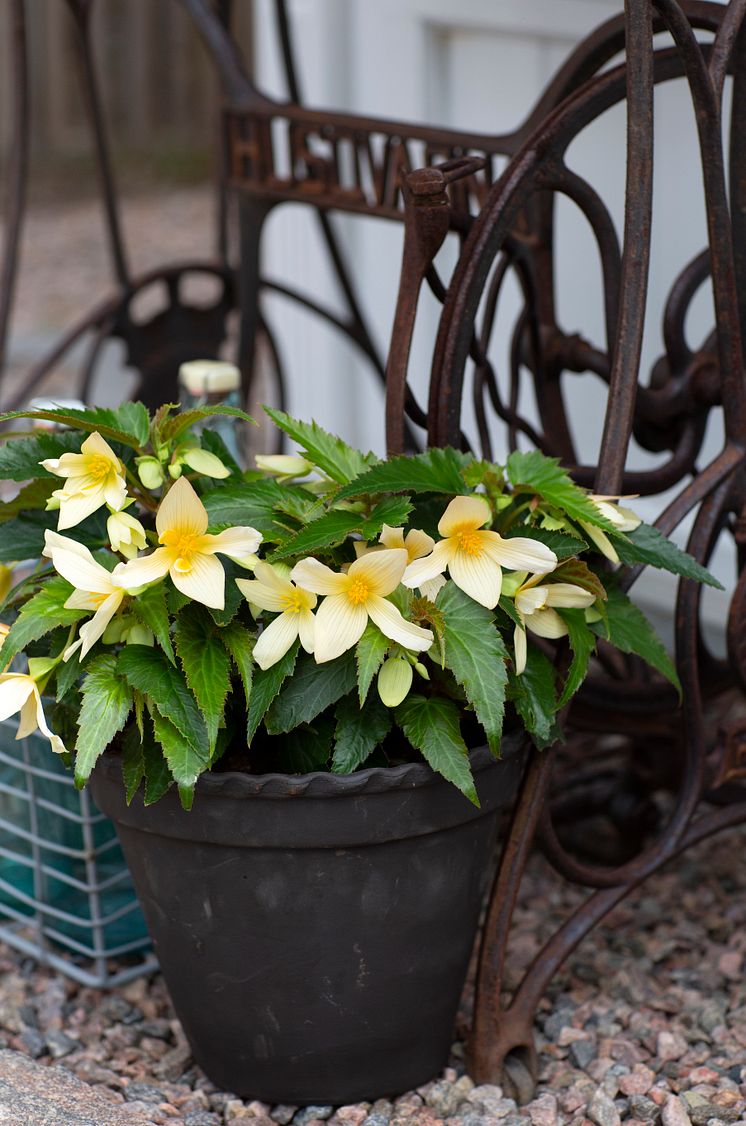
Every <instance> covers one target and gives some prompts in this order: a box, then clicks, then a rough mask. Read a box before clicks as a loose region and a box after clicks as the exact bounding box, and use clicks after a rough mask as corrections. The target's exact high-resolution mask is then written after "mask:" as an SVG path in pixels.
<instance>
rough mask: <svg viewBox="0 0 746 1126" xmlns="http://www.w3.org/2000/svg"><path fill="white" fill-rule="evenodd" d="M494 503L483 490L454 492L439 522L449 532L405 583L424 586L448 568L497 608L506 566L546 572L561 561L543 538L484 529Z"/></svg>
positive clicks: (490, 606) (408, 574)
mask: <svg viewBox="0 0 746 1126" xmlns="http://www.w3.org/2000/svg"><path fill="white" fill-rule="evenodd" d="M491 515H492V514H491V512H490V507H489V505H488V504H487V501H486V500H483V499H482V498H481V497H479V496H466V497H454V499H453V500H452V501H451V502H450V504H449V505H448V507H447V508H446V510H445V512H444V513H443V515H442V517H441V519H440V522H439V524H438V531H439V532H440V534H441V535H442V536H443V537H445V538H444V539H442V540H441V541H440V542H439V543H436V545H435V547H434V548H433V550H432V552H431V554H430V555H428V556H427V557H426V558H424V559H418V560H416V561H415V562H414V563H410V565H409V566H408V567H407V569H406V571H405V573H404V577H403V579H402V582H403V583H404V586H408V587H419V588H420V589H422V584H423V582H428V581H429V580H431V579H434V578H435V576H436V575H442V574H443V572H444V571H445V570H446V568H447V569H448V572H449V574H450V576H451V578H452V579H453V581H454V582H455V584H456V586H459V587H461V589H462V590H463V591H464V593H465V594H468V595H469V597H470V598H473V599H474V601H475V602H479V603H480V604H481V605H482V606H486V607H487V608H488V609H489V610H492V609H494V607H495V606H497V603H498V602H499V600H500V590H501V587H502V568H503V567H509V568H511V569H512V570H515V571H519V570H521V571H536V572H539V573H541V574H546V572H547V571H551V570H552V569H553V568H554V567H556V565H557V556H556V555H555V554H554V552H553V551H550V550H549V548H548V547H546V546H545V545H544V544H543V543H540V542H539V541H538V540H534V539H531V538H529V537H520V536H516V537H515V538H514V539H504V538H503V537H502V536H501V535H499V533H498V532H493V531H489V530H486V529H484V527H483V526H484V525H485V524H486V523H487V522H488V521H489V520H490V519H491Z"/></svg>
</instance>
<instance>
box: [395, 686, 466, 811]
mask: <svg viewBox="0 0 746 1126" xmlns="http://www.w3.org/2000/svg"><path fill="white" fill-rule="evenodd" d="M395 714H396V722H397V723H398V724H399V726H400V727H401V729H402V731H403V732H404V734H405V735H406V737H407V739H408V740H409V742H410V743H411V744H412V746H413V747H416V749H417V750H418V751H420V752H421V753H422V755H423V756H424V757H425V759H426V760H427V762H428V763H429V765H430V766H431V767H432V769H433V770H437V772H438V773H439V774H442V775H443V777H444V778H445V779H447V781H449V782H452V783H453V785H454V786H457V787H458V789H459V790H460V791H461V793H462V794H464V795H465V796H466V797H467V798H468V799H469V801H470V802H472V803H473V804H474V805H476V806H477V807H479V798H478V797H477V791H476V787H475V785H474V778H473V777H472V773H471V767H470V765H469V752H468V750H467V747H466V743H465V742H464V740H463V739H462V737H461V728H460V725H459V716H460V711H459V708H458V706H457V705H456V704H455V703H454V702H453V700H445V699H443V698H442V697H439V696H429V697H426V696H408V697H407V699H406V700H405V701H404V703H402V704H400V705H399V707H398V708H397V709H396V713H395Z"/></svg>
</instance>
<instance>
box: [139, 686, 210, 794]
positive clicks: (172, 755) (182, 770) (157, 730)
mask: <svg viewBox="0 0 746 1126" xmlns="http://www.w3.org/2000/svg"><path fill="white" fill-rule="evenodd" d="M150 718H151V719H152V721H153V733H154V735H155V738H156V740H157V742H158V743H160V745H161V747H162V749H163V755H164V758H165V759H166V762H167V763H168V769H169V770H170V772H171V776H172V778H173V780H174V782H175V783H176V785H177V786H178V787H179V797H180V798H181V802H182V805H184V799H185V795H188V794H190V793H191V791H192V790H194V786H195V783H196V781H197V779H198V778H199V776H200V774H201V773H202V771H203V770H206V769H207V766H208V765H209V761H210V758H209V755H208V753H207V745H206V744H205V746H204V748H203V749H202V750H200V749H198V748H197V747H195V746H194V744H193V743H191V742H190V741H189V740H188V739H185V738H184V736H183V735H182V734H181V732H180V731H179V729H178V727H176V726H175V724H173V723H171V720H170V719H166V717H165V716H164V715H161V713H160V712H159V711H158V710H157V709H156V708H151V711H150ZM189 805H191V802H189V803H188V805H187V807H186V808H188V806H189Z"/></svg>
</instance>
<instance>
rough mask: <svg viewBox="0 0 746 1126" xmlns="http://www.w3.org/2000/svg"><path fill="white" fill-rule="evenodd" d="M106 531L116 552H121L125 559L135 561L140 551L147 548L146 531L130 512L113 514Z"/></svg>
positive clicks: (107, 523) (107, 522)
mask: <svg viewBox="0 0 746 1126" xmlns="http://www.w3.org/2000/svg"><path fill="white" fill-rule="evenodd" d="M106 531H107V534H108V536H109V542H110V544H111V546H112V548H113V549H114V551H119V552H120V553H121V554H122V555H123V556H124V557H125V559H134V558H135V556H136V555H137V553H138V551H142V549H143V548H144V547H146V546H147V540H146V539H145V529H144V528H143V526H142V524H141V523H140V521H139V520H138V519H137V518H136V517H135V516H130V515H129V513H128V512H112V514H111V516H110V517H109V519H108V520H107V521H106Z"/></svg>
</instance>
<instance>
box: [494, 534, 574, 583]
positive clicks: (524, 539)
mask: <svg viewBox="0 0 746 1126" xmlns="http://www.w3.org/2000/svg"><path fill="white" fill-rule="evenodd" d="M479 539H480V543H481V544H482V546H483V548H484V550H485V551H486V552H487V553H488V555H489V556H490V557H491V558H492V559H494V560H495V562H496V563H499V564H500V565H501V566H503V567H509V568H510V570H511V571H538V572H539V573H540V574H544V573H546V572H547V571H552V570H554V568H555V567H556V566H557V556H556V555H555V554H554V552H553V551H551V550H550V549H549V548H548V547H547V546H546V544H543V543H541V542H540V541H539V540H533V539H531V538H530V537H528V536H515V537H514V538H512V539H503V537H502V536H501V535H498V533H497V532H482V533H481V534H480V537H479Z"/></svg>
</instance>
